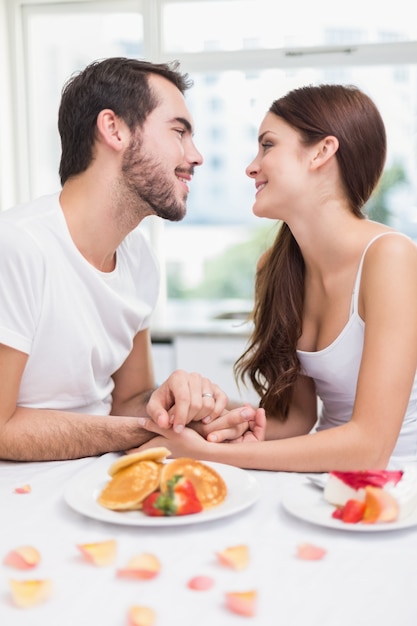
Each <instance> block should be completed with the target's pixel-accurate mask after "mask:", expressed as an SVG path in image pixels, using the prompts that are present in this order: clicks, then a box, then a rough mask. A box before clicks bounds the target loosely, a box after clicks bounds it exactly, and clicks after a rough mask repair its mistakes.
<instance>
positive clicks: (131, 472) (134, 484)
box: [97, 460, 163, 511]
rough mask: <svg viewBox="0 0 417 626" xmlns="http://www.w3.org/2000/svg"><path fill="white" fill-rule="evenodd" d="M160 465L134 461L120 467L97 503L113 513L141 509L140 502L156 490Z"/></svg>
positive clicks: (154, 462) (153, 462)
mask: <svg viewBox="0 0 417 626" xmlns="http://www.w3.org/2000/svg"><path fill="white" fill-rule="evenodd" d="M162 467H163V465H162V463H159V462H156V461H146V460H142V461H136V462H135V463H131V464H130V465H128V466H127V467H122V469H120V470H119V471H118V472H116V474H115V475H114V476H113V478H112V479H111V480H110V481H109V482H108V483H107V485H106V486H105V487H104V489H103V490H102V491H101V493H100V495H99V496H98V498H97V502H98V503H99V504H101V506H104V507H105V508H106V509H112V510H113V511H132V510H136V509H140V508H141V507H142V501H143V500H144V499H145V498H146V496H148V495H149V494H150V493H152V492H153V491H155V490H156V489H158V487H159V481H160V476H161V470H162Z"/></svg>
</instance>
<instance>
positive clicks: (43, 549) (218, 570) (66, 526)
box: [0, 454, 417, 626]
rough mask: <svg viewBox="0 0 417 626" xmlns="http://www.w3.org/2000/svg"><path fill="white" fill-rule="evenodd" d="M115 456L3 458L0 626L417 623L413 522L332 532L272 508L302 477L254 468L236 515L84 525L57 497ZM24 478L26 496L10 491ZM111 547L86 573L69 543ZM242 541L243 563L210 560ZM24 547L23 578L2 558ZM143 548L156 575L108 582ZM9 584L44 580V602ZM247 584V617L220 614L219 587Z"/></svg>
mask: <svg viewBox="0 0 417 626" xmlns="http://www.w3.org/2000/svg"><path fill="white" fill-rule="evenodd" d="M115 458H117V455H113V454H110V455H105V457H101V458H99V459H97V458H91V459H80V460H77V461H65V462H44V463H8V462H0V561H1V564H0V625H1V626H87V625H89V624H91V625H93V626H126V625H127V612H128V609H129V607H130V606H132V605H135V604H143V605H146V606H151V607H153V608H154V609H155V610H156V612H157V615H158V620H157V626H235V625H236V626H237V625H242V624H253V625H254V626H353V625H355V626H416V625H417V527H415V528H410V529H405V530H397V531H389V532H376V533H358V532H349V531H348V530H343V531H339V530H333V529H328V528H324V527H321V526H317V525H314V524H311V523H309V522H306V521H302V520H300V519H297V518H296V517H293V516H292V515H290V514H289V513H287V512H286V511H285V510H284V508H283V507H282V505H281V498H282V496H283V495H284V494H285V493H286V490H288V489H291V488H292V489H294V488H295V487H297V485H299V484H300V482H301V481H305V480H306V479H305V477H304V476H303V475H300V474H286V473H275V472H253V475H254V476H256V478H257V479H258V481H259V483H260V486H261V497H260V499H259V500H258V501H257V502H256V503H255V504H254V505H253V506H252V507H250V508H249V509H247V510H245V511H242V512H241V513H239V514H236V515H233V516H230V517H227V518H223V519H221V520H217V521H212V522H210V523H204V524H192V525H188V526H182V527H171V528H143V527H137V526H134V527H132V526H119V525H115V524H108V523H105V522H101V521H97V520H94V519H90V518H88V517H85V516H83V515H80V514H79V513H77V512H75V511H73V510H72V509H71V508H70V507H69V506H68V505H67V504H66V502H65V501H64V498H63V494H64V491H65V486H66V484H67V483H68V481H69V480H70V479H71V478H72V477H73V476H74V475H75V473H76V472H79V471H83V470H85V469H86V468H87V467H89V466H91V464H93V463H105V464H106V466H107V465H110V464H111V463H112V462H113V460H114V459H115ZM26 483H29V484H30V485H31V488H32V491H31V493H28V494H16V493H14V489H15V487H18V486H21V485H24V484H26ZM106 539H115V540H116V541H117V546H118V548H117V560H116V564H115V565H113V566H110V567H103V568H99V567H95V566H93V565H91V564H89V563H87V562H86V561H84V560H83V559H82V556H81V554H80V552H79V550H78V549H77V547H76V546H77V544H81V543H90V542H98V541H102V540H106ZM303 542H309V543H314V544H316V545H319V546H321V547H324V548H326V549H327V554H326V556H325V558H324V559H323V560H321V561H302V560H299V559H297V558H296V556H295V551H296V547H297V544H299V543H303ZM240 543H244V544H247V545H248V546H249V550H250V555H251V561H250V565H249V567H248V568H247V569H246V570H244V571H241V572H236V571H233V570H230V569H227V568H225V567H222V566H220V565H219V563H218V561H217V559H216V557H215V553H216V552H217V551H220V550H222V549H224V548H226V547H229V546H232V545H237V544H240ZM21 545H33V546H35V547H36V548H38V550H39V551H40V553H41V555H42V561H41V563H40V564H39V565H38V567H37V568H36V569H35V570H29V571H27V572H21V571H17V570H12V569H11V568H10V567H6V566H5V565H4V564H3V563H2V561H3V558H4V555H5V554H6V553H7V552H9V551H10V550H11V549H12V548H15V547H17V546H21ZM141 552H152V553H154V554H155V555H157V556H158V557H159V559H160V560H161V562H162V570H161V572H160V574H159V576H157V577H156V578H155V579H153V580H148V581H137V580H136V581H135V580H126V579H121V578H117V577H116V575H115V571H116V568H118V567H122V566H123V565H125V564H126V563H127V561H128V559H129V558H131V557H132V556H135V555H136V554H139V553H141ZM197 574H208V575H210V576H212V577H213V578H214V580H215V586H214V587H213V588H212V589H211V590H209V591H205V592H201V591H200V592H197V591H191V590H190V589H188V588H187V581H188V580H189V579H190V578H191V577H192V576H195V575H197ZM9 578H18V579H26V578H51V579H52V581H53V584H54V593H53V595H52V597H51V598H50V599H49V600H48V601H47V602H45V603H44V604H41V605H39V606H36V607H32V608H30V609H21V608H17V607H15V606H13V604H12V602H11V596H10V591H9V586H8V579H9ZM248 589H256V590H257V591H258V594H259V600H258V610H257V614H256V616H255V617H252V618H246V617H242V616H238V615H234V614H232V613H230V612H228V611H227V610H226V608H225V606H224V594H225V592H226V591H245V590H248Z"/></svg>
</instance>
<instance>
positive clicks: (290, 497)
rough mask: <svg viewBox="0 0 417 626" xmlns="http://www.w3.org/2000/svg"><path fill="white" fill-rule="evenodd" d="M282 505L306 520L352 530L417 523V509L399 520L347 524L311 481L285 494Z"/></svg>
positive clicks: (399, 527)
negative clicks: (335, 514) (334, 513)
mask: <svg viewBox="0 0 417 626" xmlns="http://www.w3.org/2000/svg"><path fill="white" fill-rule="evenodd" d="M282 506H283V507H284V509H285V510H286V511H287V512H288V513H291V515H294V516H295V517H298V518H299V519H302V520H304V521H305V522H311V523H312V524H318V525H319V526H325V527H326V528H336V529H337V530H347V531H351V532H367V533H374V532H380V531H387V530H401V529H402V528H411V527H413V526H416V525H417V509H416V510H415V511H413V513H411V514H410V515H408V516H407V517H405V518H404V519H403V520H399V521H398V522H387V523H380V524H362V523H361V522H358V523H357V524H347V523H346V522H342V521H341V520H337V519H334V518H333V517H332V512H333V511H334V508H335V507H334V506H332V505H331V504H329V503H328V502H326V501H325V499H324V498H323V491H322V489H318V488H317V487H316V486H314V485H312V484H310V483H300V484H298V485H295V486H294V487H293V488H292V490H291V491H288V492H287V493H286V494H285V496H284V498H283V500H282Z"/></svg>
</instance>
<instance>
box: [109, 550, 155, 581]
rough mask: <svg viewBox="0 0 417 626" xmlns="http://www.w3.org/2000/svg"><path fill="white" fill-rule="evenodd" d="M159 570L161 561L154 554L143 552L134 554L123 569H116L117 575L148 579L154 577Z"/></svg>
mask: <svg viewBox="0 0 417 626" xmlns="http://www.w3.org/2000/svg"><path fill="white" fill-rule="evenodd" d="M160 570H161V563H160V561H159V559H158V558H157V557H156V556H155V555H154V554H149V553H147V552H144V553H143V554H139V555H138V556H134V557H133V558H132V559H130V561H129V562H128V563H127V565H126V566H125V567H124V568H123V569H119V570H117V575H118V576H120V577H124V578H139V579H142V580H149V579H151V578H155V576H157V575H158V574H159V572H160Z"/></svg>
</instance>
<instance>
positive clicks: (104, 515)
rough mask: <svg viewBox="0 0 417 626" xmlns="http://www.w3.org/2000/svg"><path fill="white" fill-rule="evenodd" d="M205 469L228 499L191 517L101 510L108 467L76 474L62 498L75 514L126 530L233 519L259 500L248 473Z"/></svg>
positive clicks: (226, 468) (255, 483) (256, 486)
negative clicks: (220, 483)
mask: <svg viewBox="0 0 417 626" xmlns="http://www.w3.org/2000/svg"><path fill="white" fill-rule="evenodd" d="M168 463H169V461H168ZM207 465H210V467H212V468H213V469H215V470H216V471H217V472H218V473H219V474H220V475H221V476H222V478H223V480H224V481H225V483H226V486H227V496H226V499H225V500H224V501H223V502H222V504H219V506H216V507H213V508H212V509H207V510H206V511H202V512H201V513H195V514H193V515H183V516H174V517H149V516H147V515H145V514H144V513H142V512H141V511H123V512H119V511H111V510H110V509H106V508H104V507H102V506H101V505H100V504H98V502H97V497H98V495H99V493H100V492H101V490H102V489H103V488H104V486H105V485H106V483H107V482H108V481H109V480H110V477H109V475H108V474H107V469H108V467H110V463H107V465H106V466H104V465H103V463H101V464H100V463H99V464H95V465H93V466H92V467H88V468H87V469H86V470H83V471H81V472H79V473H78V474H77V475H76V476H74V478H73V479H72V480H71V481H70V482H69V483H68V485H67V488H66V490H65V493H64V498H65V501H66V502H67V504H69V506H70V507H71V508H72V509H74V510H75V511H77V512H78V513H82V514H83V515H86V516H87V517H92V518H94V519H97V520H100V521H102V522H111V523H112V524H123V525H126V526H180V525H185V524H199V523H202V522H210V521H212V520H217V519H220V518H222V517H227V516H229V515H234V514H235V513H238V512H239V511H242V510H243V509H246V508H248V507H249V506H251V505H252V504H254V502H256V500H257V499H258V498H259V494H260V488H259V484H258V481H257V480H256V479H255V478H254V477H253V476H252V475H251V474H249V472H246V471H245V470H242V469H239V468H237V467H233V466H231V465H224V464H222V463H208V462H207Z"/></svg>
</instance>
